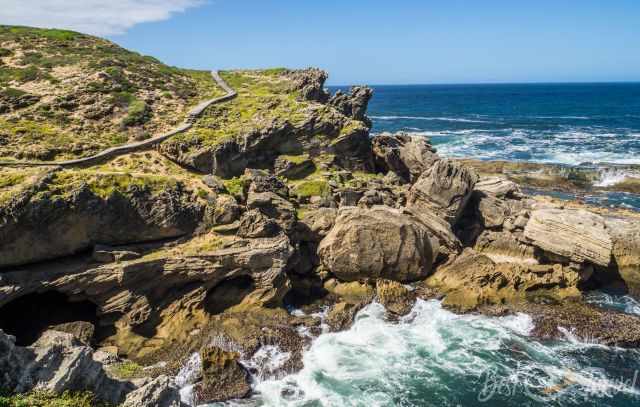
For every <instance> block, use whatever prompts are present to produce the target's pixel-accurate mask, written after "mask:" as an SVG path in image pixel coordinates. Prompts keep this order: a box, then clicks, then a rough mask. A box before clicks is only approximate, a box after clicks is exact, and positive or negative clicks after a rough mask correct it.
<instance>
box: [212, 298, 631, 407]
mask: <svg viewBox="0 0 640 407" xmlns="http://www.w3.org/2000/svg"><path fill="white" fill-rule="evenodd" d="M615 300H616V297H612V299H611V301H615ZM532 329H533V321H532V319H531V317H529V316H528V315H525V314H517V315H511V316H504V317H487V316H482V315H472V314H467V315H457V314H454V313H452V312H449V311H447V310H445V309H444V308H443V307H442V305H441V303H440V302H439V301H435V300H432V301H421V300H419V301H418V302H417V303H416V305H415V307H414V309H413V310H412V311H411V313H410V314H409V315H407V316H405V317H403V318H401V319H400V320H399V321H397V322H392V321H388V320H386V319H385V312H384V309H383V307H382V306H381V305H380V304H377V303H374V304H371V305H369V306H367V307H365V308H364V309H363V310H362V311H360V313H359V314H358V315H357V317H356V321H355V323H354V325H353V326H352V328H351V329H349V330H347V331H344V332H338V333H324V334H322V335H320V336H319V337H318V338H317V339H315V340H314V341H313V343H312V344H311V346H310V348H309V349H308V350H307V351H306V352H305V354H304V357H303V362H304V368H303V369H302V370H301V371H300V372H298V373H295V374H291V375H287V376H285V377H282V378H275V379H274V378H266V379H263V380H256V383H255V384H254V386H255V387H254V390H255V391H256V395H255V396H253V398H251V399H249V400H242V401H232V402H228V403H225V404H217V405H232V406H301V407H302V406H336V407H341V406H363V407H364V406H366V407H373V406H389V407H391V406H443V405H451V406H456V405H462V406H469V405H523V406H524V405H527V406H530V405H548V404H549V403H551V404H556V405H576V406H577V405H580V406H582V405H593V406H601V405H611V406H627V405H630V404H632V403H638V402H640V396H639V395H638V391H637V387H636V382H635V381H634V379H633V378H634V372H635V369H640V364H639V363H638V359H639V358H638V356H639V353H638V352H637V351H635V350H625V349H618V348H609V347H606V346H602V345H595V344H588V343H584V342H582V341H580V339H579V338H573V339H574V340H572V341H545V342H543V341H539V340H537V339H535V338H532V337H531V336H530V334H531V332H532ZM623 362H624V363H623Z"/></svg>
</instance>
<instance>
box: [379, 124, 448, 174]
mask: <svg viewBox="0 0 640 407" xmlns="http://www.w3.org/2000/svg"><path fill="white" fill-rule="evenodd" d="M371 142H372V146H373V147H372V148H373V154H374V157H375V161H376V168H377V169H379V170H380V171H382V172H383V173H385V172H388V171H391V172H392V173H394V174H397V175H398V176H399V177H401V179H402V180H404V182H415V180H417V179H418V177H420V175H421V174H422V173H423V172H424V171H426V170H427V169H428V168H430V167H431V166H432V165H433V164H434V163H435V162H436V161H437V160H439V159H440V158H439V157H438V156H437V155H436V154H435V149H434V148H433V147H432V146H431V144H430V143H429V141H428V139H427V138H425V137H420V136H411V135H409V134H406V133H396V134H390V133H383V134H380V135H378V136H376V137H374V138H373V139H372V140H371Z"/></svg>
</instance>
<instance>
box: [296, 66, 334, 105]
mask: <svg viewBox="0 0 640 407" xmlns="http://www.w3.org/2000/svg"><path fill="white" fill-rule="evenodd" d="M287 75H288V76H289V77H290V78H292V79H293V87H294V89H297V90H299V91H300V95H301V96H302V99H304V100H309V101H314V102H320V103H325V102H326V101H327V100H328V99H329V94H328V93H327V92H326V91H325V90H324V83H325V82H326V80H327V78H328V77H329V75H328V74H327V73H326V72H325V71H323V70H321V69H317V68H308V69H300V70H295V71H289V72H287Z"/></svg>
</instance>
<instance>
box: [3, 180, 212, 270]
mask: <svg viewBox="0 0 640 407" xmlns="http://www.w3.org/2000/svg"><path fill="white" fill-rule="evenodd" d="M43 182H44V184H45V185H46V182H47V181H46V180H45V181H43ZM42 185H43V184H39V185H36V186H34V187H33V188H32V189H30V190H28V191H26V192H24V193H23V194H21V195H19V196H17V197H15V198H14V199H13V200H12V201H11V202H9V203H8V204H6V205H3V206H2V207H0V267H7V266H15V265H21V264H27V263H34V262H38V261H42V260H47V259H53V258H56V257H61V256H67V255H71V254H74V253H76V252H78V251H81V250H84V249H87V248H90V247H92V246H93V245H95V244H98V243H100V244H108V245H121V244H127V243H134V242H135V243H137V242H144V241H151V240H159V239H166V238H172V237H177V236H181V235H184V234H188V233H191V232H193V231H194V230H195V229H196V228H197V227H198V225H199V224H200V222H201V220H202V218H203V214H204V212H205V210H204V209H205V208H204V205H203V204H200V203H198V202H197V201H196V200H195V199H194V198H193V197H192V196H191V194H190V193H188V192H186V191H185V190H184V188H183V187H182V186H181V185H180V184H177V185H176V186H175V187H172V188H168V189H165V190H162V191H160V192H153V191H150V190H149V189H145V188H140V187H137V186H132V187H131V188H130V189H129V193H127V194H113V195H110V196H109V197H108V198H103V197H100V196H98V195H96V194H95V193H94V192H92V191H91V190H90V189H89V187H88V186H87V185H86V184H85V185H81V186H79V187H78V188H77V189H74V190H73V191H71V193H70V194H67V195H64V196H61V197H56V196H50V195H47V194H46V193H40V189H41V186H42Z"/></svg>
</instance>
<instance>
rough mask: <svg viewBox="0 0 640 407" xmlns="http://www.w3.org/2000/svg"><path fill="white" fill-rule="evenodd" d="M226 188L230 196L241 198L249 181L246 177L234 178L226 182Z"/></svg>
mask: <svg viewBox="0 0 640 407" xmlns="http://www.w3.org/2000/svg"><path fill="white" fill-rule="evenodd" d="M223 183H224V187H225V189H226V190H227V192H228V193H229V194H230V195H233V196H236V197H239V196H242V194H243V193H244V189H245V187H246V186H247V180H246V179H244V177H233V178H231V179H228V180H224V181H223Z"/></svg>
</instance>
